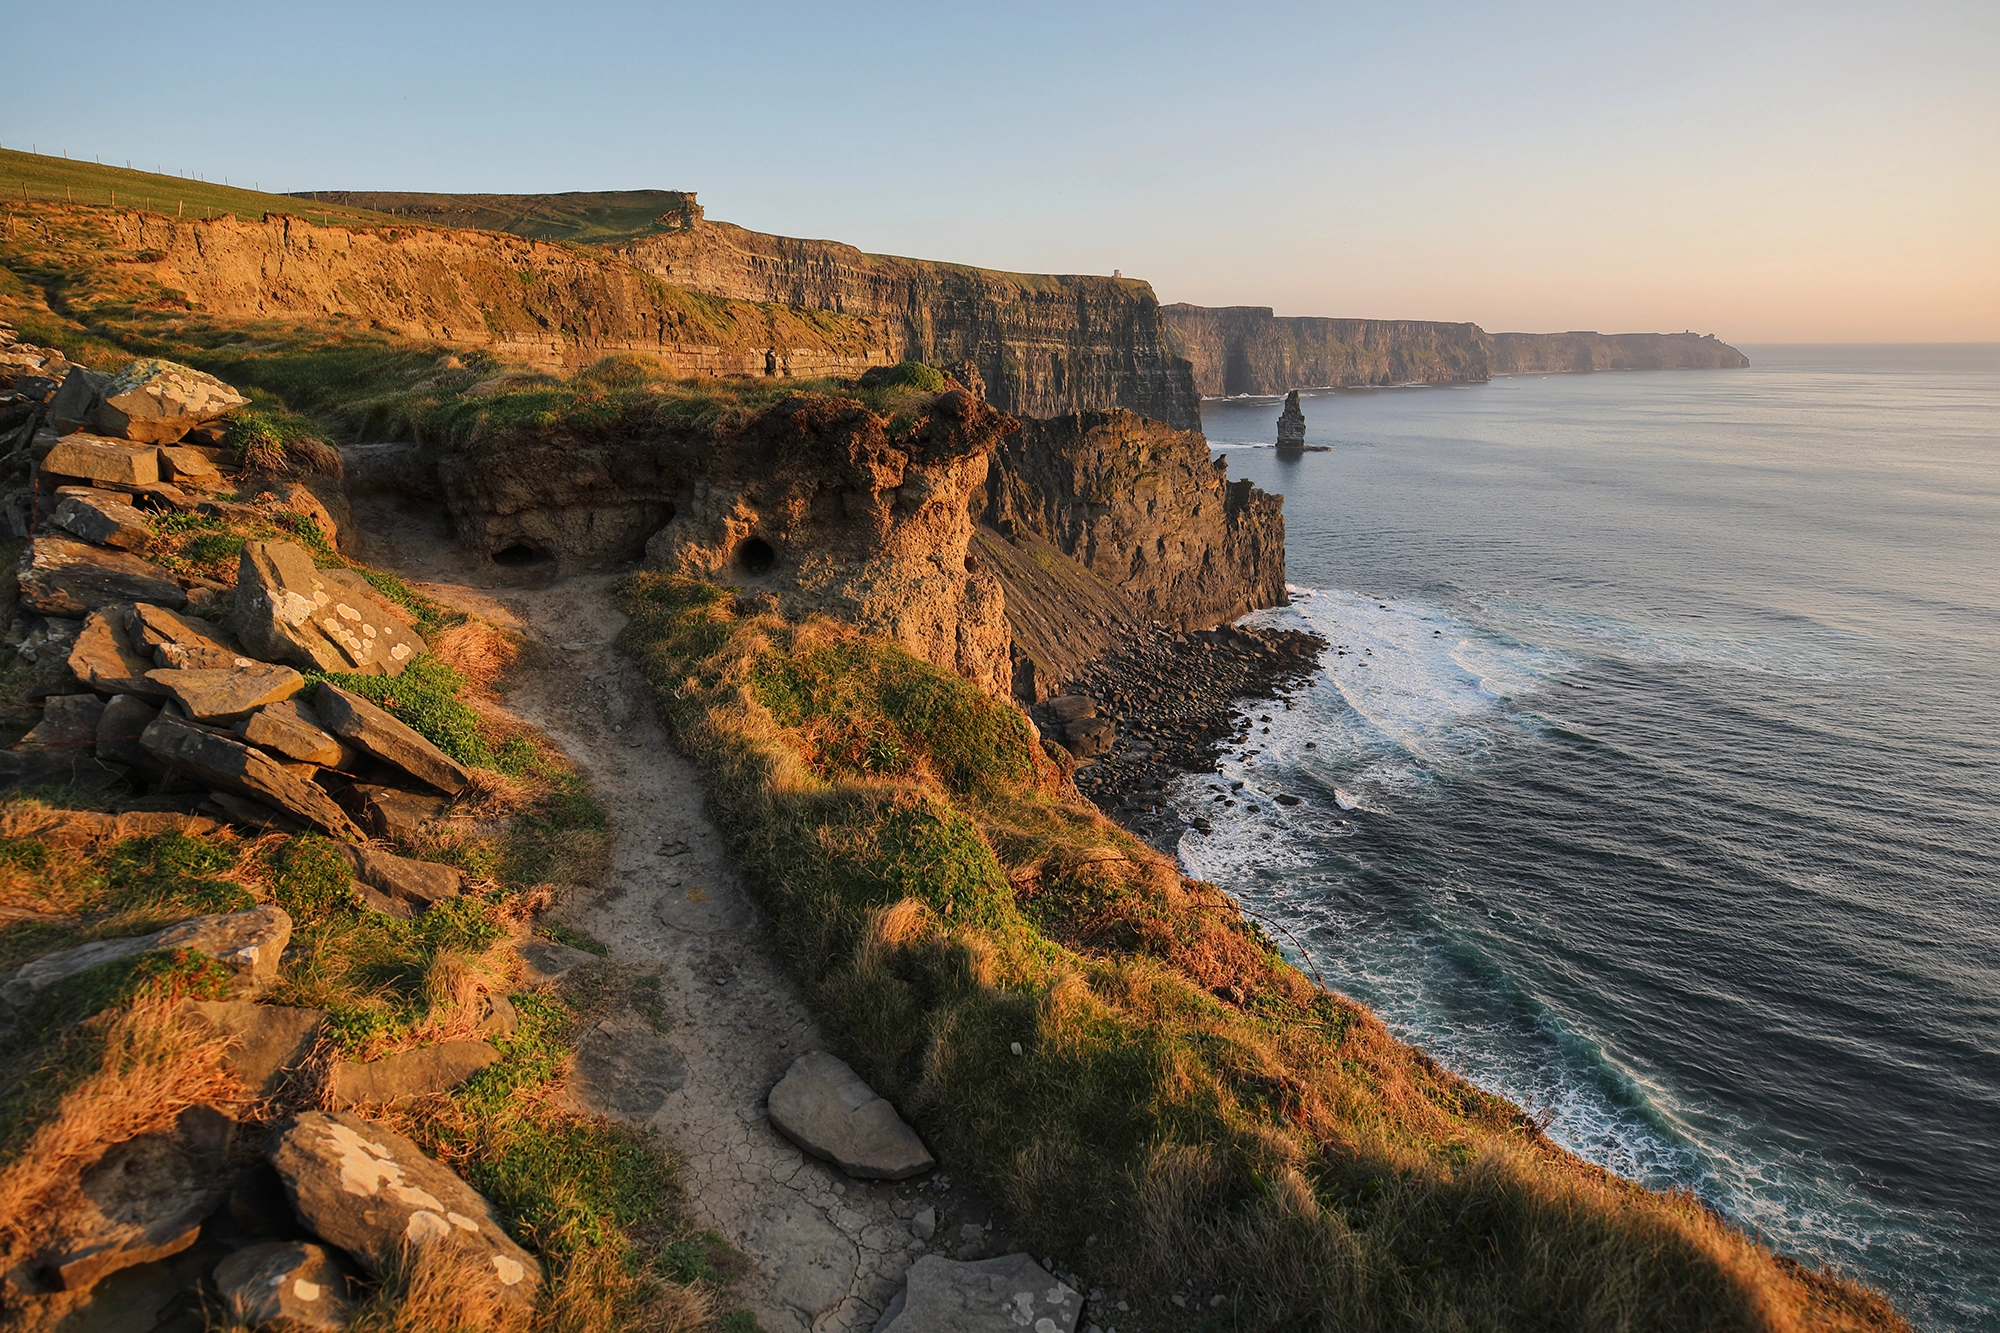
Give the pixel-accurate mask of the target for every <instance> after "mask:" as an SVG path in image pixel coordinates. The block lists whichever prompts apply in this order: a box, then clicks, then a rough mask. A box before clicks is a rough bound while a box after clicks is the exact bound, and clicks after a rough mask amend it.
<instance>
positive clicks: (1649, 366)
mask: <svg viewBox="0 0 2000 1333" xmlns="http://www.w3.org/2000/svg"><path fill="white" fill-rule="evenodd" d="M1160 319H1161V322H1162V324H1163V325H1164V326H1165V328H1166V330H1167V337H1168V340H1169V344H1170V346H1171V348H1172V350H1173V351H1174V352H1176V353H1178V354H1179V355H1181V356H1184V357H1186V358H1187V359H1188V361H1189V363H1190V368H1191V371H1192V373H1193V376H1194V383H1195V388H1196V389H1197V390H1198V391H1199V392H1200V393H1201V395H1202V396H1203V397H1205V398H1217V397H1229V396H1233V395H1236V394H1245V393H1247V394H1260V395H1261V394H1281V393H1285V392H1287V391H1289V390H1292V389H1326V388H1346V387H1353V386H1360V385H1371V384H1373V385H1384V384H1477V383H1480V382H1481V381H1484V380H1487V379H1491V378H1492V377H1493V376H1495V375H1527V374H1540V373H1546V372H1551V371H1573V370H1577V371H1580V370H1693V369H1726V368H1732V367H1739V366H1747V365H1749V364H1750V362H1749V359H1748V358H1747V357H1745V356H1744V355H1743V354H1742V353H1741V352H1739V351H1737V350H1736V349H1735V348H1734V347H1731V346H1730V345H1729V344H1727V343H1724V342H1719V341H1717V340H1716V339H1715V337H1713V336H1712V335H1710V336H1697V335H1695V334H1692V333H1612V334H1603V333H1488V332H1486V331H1485V330H1484V329H1482V328H1480V327H1479V326H1478V325H1477V324H1439V323H1432V322H1427V321H1422V320H1391V319H1320V318H1314V317H1310V316H1279V315H1276V314H1274V313H1272V311H1271V310H1270V308H1269V307H1267V306H1225V307H1220V308H1215V309H1211V308H1208V307H1204V306H1194V305H1169V306H1162V307H1160Z"/></svg>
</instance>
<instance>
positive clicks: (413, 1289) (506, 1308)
mask: <svg viewBox="0 0 2000 1333" xmlns="http://www.w3.org/2000/svg"><path fill="white" fill-rule="evenodd" d="M492 1272H493V1270H492V1268H491V1267H490V1266H489V1265H486V1264H484V1263H481V1262H480V1261H479V1260H478V1259H476V1258H475V1257H474V1256H472V1255H471V1254H469V1253H467V1252H466V1251H464V1250H462V1249H459V1248H457V1247H456V1246H452V1245H428V1246H424V1247H423V1248H421V1249H405V1250H404V1251H403V1254H402V1256H401V1257H400V1259H399V1260H398V1262H396V1263H395V1264H393V1265H391V1266H390V1267H389V1268H388V1270H387V1271H385V1272H383V1273H382V1274H380V1275H379V1277H380V1285H379V1286H378V1287H377V1288H376V1290H375V1293H374V1294H373V1295H372V1296H371V1297H370V1298H369V1299H368V1301H367V1302H366V1303H365V1304H364V1305H362V1307H361V1308H360V1309H359V1310H357V1311H355V1314H354V1318H353V1320H352V1321H351V1322H350V1323H349V1324H348V1326H347V1327H348V1330H349V1333H461V1330H463V1331H465V1333H470V1331H471V1330H482V1331H484V1330H491V1333H527V1330H528V1329H529V1328H530V1327H531V1326H532V1325H533V1323H534V1314H533V1312H532V1311H531V1310H524V1309H522V1308H521V1307H519V1306H518V1305H514V1304H511V1303H508V1302H505V1301H502V1300H501V1299H500V1298H499V1296H498V1291H499V1288H497V1287H496V1286H495V1285H494V1282H493V1279H492Z"/></svg>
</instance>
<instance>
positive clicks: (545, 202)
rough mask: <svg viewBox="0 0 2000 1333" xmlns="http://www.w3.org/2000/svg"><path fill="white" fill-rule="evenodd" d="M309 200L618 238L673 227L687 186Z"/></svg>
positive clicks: (417, 217) (345, 193)
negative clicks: (678, 187)
mask: <svg viewBox="0 0 2000 1333" xmlns="http://www.w3.org/2000/svg"><path fill="white" fill-rule="evenodd" d="M310 200H311V202H312V204H314V205H318V204H322V203H325V204H333V205H338V206H342V207H350V208H358V209H365V210H369V211H372V212H375V213H381V214H388V215H390V216H393V217H397V218H406V219H408V220H409V221H411V222H418V223H422V224H423V225H425V226H431V227H471V228H474V229H476V230H479V231H504V232H511V233H513V234H514V235H516V236H526V237H528V238H529V239H531V240H537V241H572V242H576V243H579V244H584V245H617V244H621V243H623V242H625V241H631V240H637V239H638V238H640V237H642V236H652V235H657V234H658V233H660V232H664V231H675V230H679V229H680V227H681V225H682V223H683V221H684V219H685V218H686V217H687V216H688V212H687V210H688V209H689V206H690V205H692V204H693V202H694V196H693V195H692V194H687V193H684V192H682V191H680V190H589V191H572V192H569V193H564V194H425V193H415V192H408V191H387V190H330V191H329V190H316V191H313V192H312V193H311V194H310Z"/></svg>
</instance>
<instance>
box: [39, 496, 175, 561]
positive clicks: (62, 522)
mask: <svg viewBox="0 0 2000 1333" xmlns="http://www.w3.org/2000/svg"><path fill="white" fill-rule="evenodd" d="M49 522H50V523H53V524H54V525H55V526H56V527H59V528H61V529H62V530H63V531H64V532H67V533H69V534H70V535H71V536H73V537H81V538H83V539H84V540H85V541H87V542H90V543H91V544H92V545H95V546H115V547H117V548H118V549H119V550H121V551H140V550H144V549H145V547H146V544H147V543H148V542H150V541H152V540H153V529H152V527H151V526H150V525H149V524H147V522H146V516H145V515H144V514H142V513H140V512H139V511H138V510H137V509H134V508H133V507H132V503H131V501H129V500H127V499H126V498H125V496H124V495H123V494H122V493H120V492H118V491H100V490H97V489H95V488H94V487H89V486H64V487H61V488H60V489H58V490H57V491H56V512H55V513H54V514H53V515H52V516H51V517H50V518H49Z"/></svg>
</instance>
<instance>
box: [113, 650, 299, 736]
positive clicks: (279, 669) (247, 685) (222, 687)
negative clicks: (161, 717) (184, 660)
mask: <svg viewBox="0 0 2000 1333" xmlns="http://www.w3.org/2000/svg"><path fill="white" fill-rule="evenodd" d="M146 679H148V680H150V681H152V682H153V684H155V685H157V686H159V687H160V688H161V689H163V690H165V691H166V692H167V694H168V695H169V696H170V697H171V698H172V699H173V701H174V702H175V703H177V704H179V705H180V706H181V707H182V708H184V709H186V710H187V714H188V716H189V717H192V718H194V719H195V720H196V721H199V722H234V721H236V720H237V719H238V718H243V717H248V716H249V715H250V714H252V713H254V712H256V711H257V710H258V709H260V708H262V707H264V705H266V704H274V703H279V702H282V701H283V700H286V699H289V698H291V697H292V696H293V695H295V694H297V693H298V692H299V691H300V690H302V689H304V688H305V687H306V678H305V677H304V676H301V675H300V674H299V673H298V672H296V671H294V670H292V669H291V668H290V667H288V666H273V665H272V664H271V663H269V662H247V663H246V664H245V665H243V666H240V667H227V668H219V667H181V668H176V667H162V668H160V669H158V670H155V671H149V672H147V673H146Z"/></svg>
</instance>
